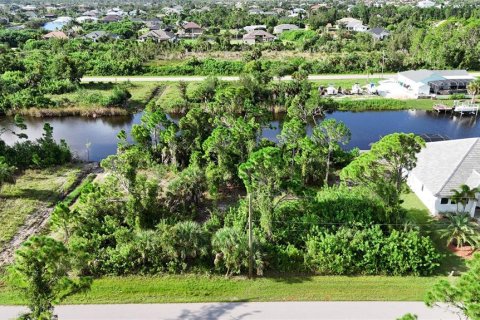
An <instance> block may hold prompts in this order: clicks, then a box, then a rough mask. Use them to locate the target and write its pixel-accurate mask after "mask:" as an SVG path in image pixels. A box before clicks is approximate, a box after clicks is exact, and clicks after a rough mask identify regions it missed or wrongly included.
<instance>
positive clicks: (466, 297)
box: [425, 254, 480, 319]
mask: <svg viewBox="0 0 480 320" xmlns="http://www.w3.org/2000/svg"><path fill="white" fill-rule="evenodd" d="M467 265H468V271H467V272H465V273H464V274H462V275H461V276H460V278H459V279H457V281H455V282H454V283H450V282H448V281H446V280H441V281H439V282H438V283H436V284H435V286H434V287H433V288H432V289H431V290H430V291H429V292H428V294H427V296H426V299H425V302H426V303H427V305H428V306H434V305H436V304H437V303H446V304H447V305H448V306H449V307H450V308H452V309H454V310H455V311H456V312H458V314H459V315H463V316H464V317H465V318H469V319H478V318H479V317H480V302H479V301H478V292H479V291H480V281H479V280H480V254H475V255H474V257H473V259H472V260H471V261H469V262H468V263H467Z"/></svg>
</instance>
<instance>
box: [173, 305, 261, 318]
mask: <svg viewBox="0 0 480 320" xmlns="http://www.w3.org/2000/svg"><path fill="white" fill-rule="evenodd" d="M244 304H245V303H244V302H224V303H215V304H208V305H205V306H203V307H201V308H200V310H189V309H183V310H182V313H181V314H180V315H179V316H178V317H177V318H175V319H182V320H190V319H192V320H193V319H206V320H213V319H220V318H221V317H222V316H225V318H229V319H230V318H231V319H243V318H246V317H249V316H252V315H253V313H259V312H260V311H252V312H245V313H242V314H239V315H235V316H232V315H228V313H229V312H230V311H232V310H234V309H235V308H238V307H240V306H242V305H244ZM172 320H173V319H172Z"/></svg>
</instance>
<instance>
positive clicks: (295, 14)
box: [288, 8, 307, 18]
mask: <svg viewBox="0 0 480 320" xmlns="http://www.w3.org/2000/svg"><path fill="white" fill-rule="evenodd" d="M306 14H307V11H306V10H305V9H302V8H294V9H292V11H290V14H289V15H288V16H289V17H291V18H296V17H299V16H305V15H306Z"/></svg>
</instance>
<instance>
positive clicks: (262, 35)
mask: <svg viewBox="0 0 480 320" xmlns="http://www.w3.org/2000/svg"><path fill="white" fill-rule="evenodd" d="M273 40H275V36H274V35H273V34H271V33H268V32H266V31H264V30H253V31H251V32H249V33H247V34H245V35H243V43H246V44H256V43H261V42H269V41H273Z"/></svg>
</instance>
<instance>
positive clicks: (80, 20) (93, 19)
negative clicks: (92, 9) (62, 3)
mask: <svg viewBox="0 0 480 320" xmlns="http://www.w3.org/2000/svg"><path fill="white" fill-rule="evenodd" d="M75 21H77V22H78V23H85V22H97V21H98V18H97V17H92V16H81V17H78V18H75Z"/></svg>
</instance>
